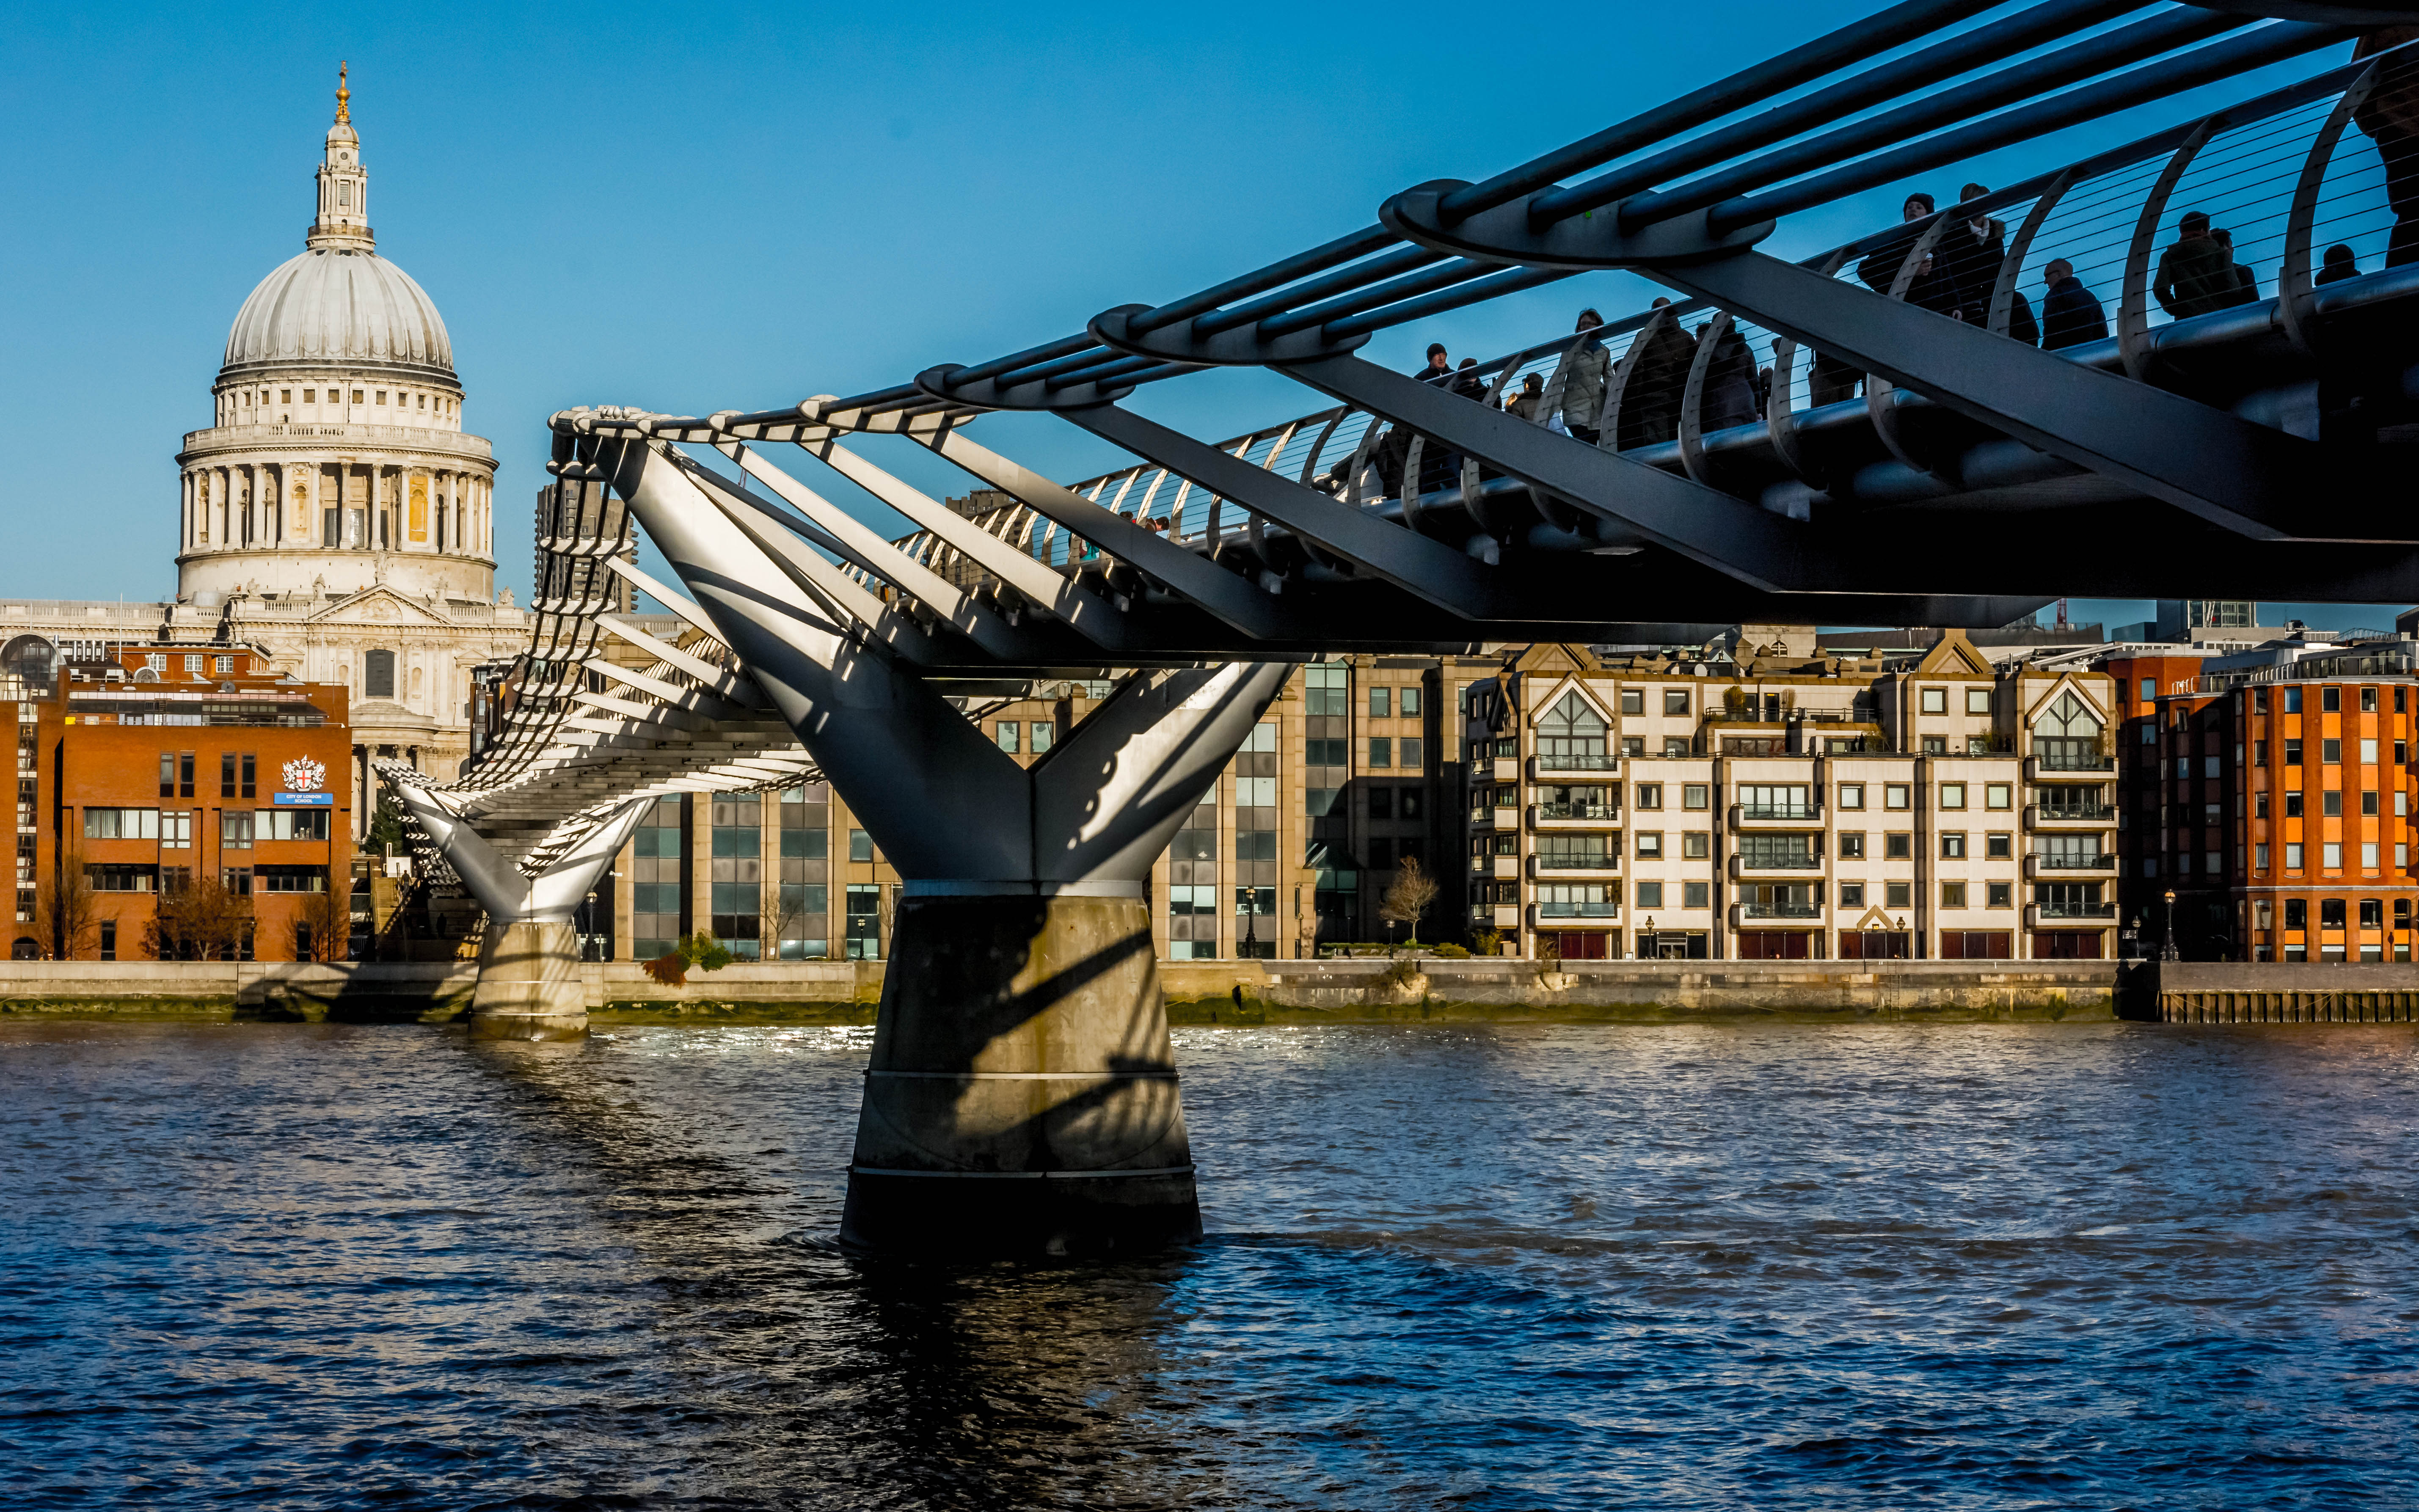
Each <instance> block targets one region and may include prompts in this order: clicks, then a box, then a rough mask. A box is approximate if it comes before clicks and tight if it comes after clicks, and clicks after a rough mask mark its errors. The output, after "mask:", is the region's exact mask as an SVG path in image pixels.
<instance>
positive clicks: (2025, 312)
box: [1984, 288, 2042, 347]
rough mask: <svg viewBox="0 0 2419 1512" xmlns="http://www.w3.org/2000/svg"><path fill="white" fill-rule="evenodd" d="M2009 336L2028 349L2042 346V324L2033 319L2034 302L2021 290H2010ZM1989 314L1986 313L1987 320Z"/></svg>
mask: <svg viewBox="0 0 2419 1512" xmlns="http://www.w3.org/2000/svg"><path fill="white" fill-rule="evenodd" d="M2008 294H2009V296H2010V298H2009V301H2008V334H2009V335H2011V336H2013V337H2014V338H2015V339H2016V340H2018V341H2021V342H2023V343H2024V344H2025V345H2026V346H2027V347H2038V346H2040V345H2041V338H2042V333H2041V322H2039V321H2038V320H2035V319H2034V318H2033V301H2030V300H2028V299H2026V298H2025V291H2024V290H2023V289H2020V288H2011V289H2010V290H2008ZM1988 313H1989V312H1987V311H1986V312H1984V314H1985V316H1986V318H1987V316H1988Z"/></svg>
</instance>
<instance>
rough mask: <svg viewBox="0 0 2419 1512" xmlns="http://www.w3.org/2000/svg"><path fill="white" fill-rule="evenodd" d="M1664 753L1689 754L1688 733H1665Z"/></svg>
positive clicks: (1672, 754) (1668, 754) (1670, 754)
mask: <svg viewBox="0 0 2419 1512" xmlns="http://www.w3.org/2000/svg"><path fill="white" fill-rule="evenodd" d="M1663 754H1664V755H1666V756H1686V755H1687V754H1688V737H1687V736H1686V735H1665V736H1664V737H1663Z"/></svg>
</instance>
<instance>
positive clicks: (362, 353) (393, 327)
mask: <svg viewBox="0 0 2419 1512" xmlns="http://www.w3.org/2000/svg"><path fill="white" fill-rule="evenodd" d="M293 363H341V364H343V365H345V366H347V367H348V368H350V367H360V366H363V365H368V364H378V365H393V366H398V367H408V368H417V369H421V370H423V376H429V375H426V373H425V370H427V369H430V368H436V369H440V370H442V375H443V377H444V378H448V379H450V378H452V377H453V376H454V344H453V342H452V341H451V340H450V339H449V338H448V337H447V336H446V334H445V321H444V319H443V318H442V317H441V316H439V315H438V313H437V305H436V302H435V301H432V300H430V299H429V297H428V295H427V294H426V292H424V290H423V289H422V288H421V286H420V285H418V284H415V283H413V282H412V281H411V275H410V274H408V273H407V272H405V271H404V270H402V269H400V268H397V267H396V266H395V265H394V264H393V263H391V262H389V261H387V260H386V259H385V258H383V257H381V256H379V255H377V253H375V252H371V251H369V250H368V249H367V248H365V247H361V246H358V245H355V246H343V247H338V246H321V247H313V248H311V249H310V250H308V251H306V252H302V253H300V254H298V255H295V256H294V257H292V258H290V259H288V260H287V261H286V262H285V263H284V264H282V265H280V266H279V267H278V268H277V270H275V271H273V272H271V273H270V275H269V276H268V277H267V278H264V279H262V280H261V281H260V286H259V287H257V288H255V289H254V290H253V291H252V297H251V298H250V299H248V300H246V301H243V308H242V309H241V310H239V311H238V312H237V314H236V317H235V327H234V329H233V330H231V331H229V332H227V346H226V367H225V371H226V372H227V373H229V374H236V373H239V372H240V371H242V370H244V369H247V368H254V367H265V366H285V365H290V364H293Z"/></svg>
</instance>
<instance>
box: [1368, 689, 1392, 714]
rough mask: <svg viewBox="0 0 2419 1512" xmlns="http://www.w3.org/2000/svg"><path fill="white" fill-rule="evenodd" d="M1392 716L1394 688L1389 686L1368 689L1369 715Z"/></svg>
mask: <svg viewBox="0 0 2419 1512" xmlns="http://www.w3.org/2000/svg"><path fill="white" fill-rule="evenodd" d="M1369 717H1370V718H1372V719H1391V718H1393V717H1394V689H1393V688H1391V687H1372V688H1371V689H1369Z"/></svg>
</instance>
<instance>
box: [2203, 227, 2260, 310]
mask: <svg viewBox="0 0 2419 1512" xmlns="http://www.w3.org/2000/svg"><path fill="white" fill-rule="evenodd" d="M2209 239H2211V241H2214V242H2216V243H2217V245H2218V248H2219V250H2220V251H2222V252H2224V253H2225V254H2226V267H2228V268H2230V269H2232V270H2234V291H2233V292H2232V293H2230V294H2228V295H2226V297H2225V298H2224V299H2222V300H2220V301H2218V302H2217V307H2218V308H2219V309H2221V310H2224V309H2230V308H2232V307H2233V306H2235V305H2238V304H2255V303H2257V302H2258V300H2259V275H2258V274H2257V273H2255V272H2253V271H2252V270H2250V269H2249V268H2247V267H2245V266H2244V265H2242V263H2239V262H2236V261H2235V260H2234V233H2233V232H2231V231H2228V230H2226V229H2225V228H2223V227H2220V226H2211V228H2210V233H2209Z"/></svg>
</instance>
